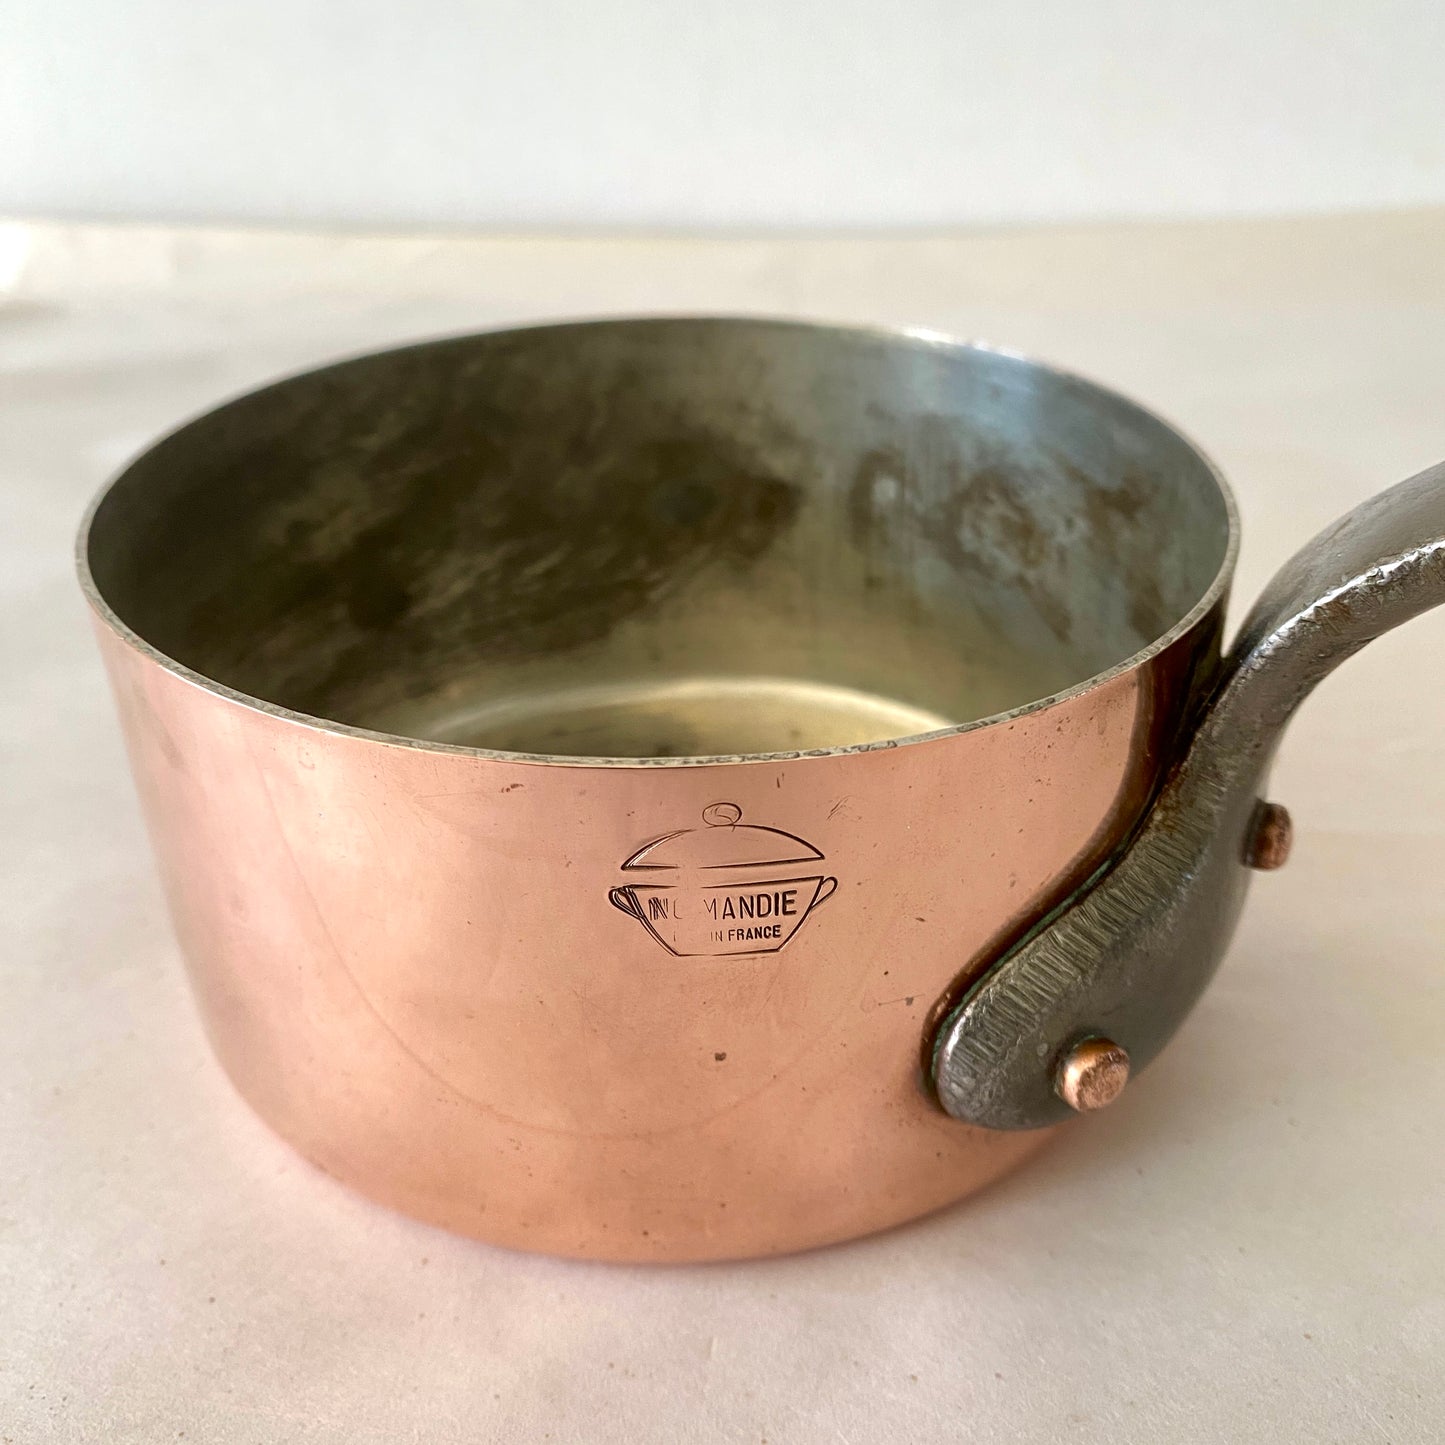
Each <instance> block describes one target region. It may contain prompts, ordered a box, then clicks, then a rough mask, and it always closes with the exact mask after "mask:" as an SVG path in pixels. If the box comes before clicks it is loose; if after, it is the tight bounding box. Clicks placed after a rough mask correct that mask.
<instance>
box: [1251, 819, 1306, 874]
mask: <svg viewBox="0 0 1445 1445" xmlns="http://www.w3.org/2000/svg"><path fill="white" fill-rule="evenodd" d="M1293 842H1294V823H1293V822H1292V821H1291V819H1290V815H1289V810H1288V809H1287V808H1286V807H1284V805H1283V804H1282V803H1261V804H1260V805H1259V807H1258V808H1257V809H1255V814H1254V832H1253V833H1252V834H1251V835H1250V839H1249V847H1248V849H1247V850H1246V854H1245V860H1244V861H1245V862H1246V863H1248V864H1249V866H1250V867H1251V868H1259V869H1261V870H1262V871H1264V872H1266V873H1267V872H1269V871H1270V870H1271V869H1274V868H1283V867H1284V865H1285V864H1286V863H1287V862H1289V850H1290V844H1291V843H1293Z"/></svg>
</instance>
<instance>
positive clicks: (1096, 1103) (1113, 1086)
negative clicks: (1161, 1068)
mask: <svg viewBox="0 0 1445 1445" xmlns="http://www.w3.org/2000/svg"><path fill="white" fill-rule="evenodd" d="M1128 1082H1129V1055H1128V1053H1127V1052H1126V1051H1125V1050H1124V1049H1122V1048H1120V1047H1119V1045H1118V1044H1116V1043H1114V1042H1113V1041H1112V1040H1111V1039H1084V1040H1083V1041H1082V1042H1081V1043H1077V1044H1075V1045H1074V1047H1073V1048H1071V1049H1070V1050H1069V1052H1068V1053H1067V1054H1065V1055H1064V1059H1063V1062H1062V1063H1060V1065H1059V1069H1058V1073H1057V1074H1056V1075H1055V1076H1054V1092H1055V1093H1056V1094H1058V1096H1059V1098H1061V1099H1062V1100H1063V1101H1064V1103H1066V1104H1067V1105H1068V1106H1069V1108H1071V1109H1073V1110H1075V1111H1076V1112H1077V1113H1080V1114H1087V1113H1089V1112H1090V1111H1091V1110H1094V1109H1103V1108H1105V1107H1107V1106H1108V1105H1109V1104H1112V1103H1113V1102H1114V1100H1115V1099H1117V1098H1118V1097H1119V1095H1120V1094H1122V1093H1123V1092H1124V1085H1125V1084H1127V1083H1128Z"/></svg>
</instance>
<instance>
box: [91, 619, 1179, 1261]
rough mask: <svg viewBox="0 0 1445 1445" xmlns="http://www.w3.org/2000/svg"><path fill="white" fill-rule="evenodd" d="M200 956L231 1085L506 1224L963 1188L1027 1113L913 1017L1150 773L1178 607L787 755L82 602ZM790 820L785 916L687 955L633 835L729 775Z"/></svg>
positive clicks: (823, 1217) (835, 1214) (994, 1164)
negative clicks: (631, 874)
mask: <svg viewBox="0 0 1445 1445" xmlns="http://www.w3.org/2000/svg"><path fill="white" fill-rule="evenodd" d="M99 633H100V637H101V641H102V645H103V648H104V651H105V655H106V659H107V662H108V664H109V667H110V672H111V676H112V680H113V683H114V688H115V692H116V695H117V698H118V700H119V704H120V711H121V716H122V719H123V721H124V726H125V731H126V736H127V739H128V742H129V747H130V752H131V758H132V762H133V766H134V769H135V773H136V777H137V778H138V780H139V783H140V787H141V793H142V797H143V800H144V803H145V808H146V813H147V816H148V819H149V821H150V826H151V832H152V836H153V838H154V841H155V847H156V851H157V854H158V856H159V858H160V861H161V867H162V872H163V876H164V879H165V884H166V891H167V895H168V897H169V900H170V903H171V907H172V910H173V913H174V916H175V920H176V926H177V930H178V933H179V936H180V939H181V943H182V947H183V949H184V952H185V955H186V959H187V962H188V964H189V966H190V969H191V977H192V981H193V984H194V987H195V990H196V994H197V997H198V999H199V1002H200V1005H201V1010H202V1014H203V1016H204V1018H205V1021H206V1026H207V1029H208V1031H209V1033H210V1036H211V1039H212V1041H213V1043H214V1045H215V1048H216V1051H217V1054H218V1055H219V1057H220V1059H221V1061H222V1063H223V1064H224V1065H225V1067H226V1070H227V1072H228V1073H229V1074H230V1075H231V1077H232V1079H233V1080H234V1081H235V1083H236V1085H237V1087H238V1088H239V1089H240V1091H241V1093H242V1094H243V1095H244V1096H245V1097H246V1098H247V1099H248V1100H249V1101H250V1102H251V1104H252V1105H253V1106H254V1107H255V1108H256V1110H257V1111H258V1112H259V1113H260V1114H261V1115H262V1116H263V1117H264V1118H265V1119H267V1120H268V1121H269V1122H270V1123H271V1124H272V1125H273V1126H274V1127H275V1128H276V1129H277V1130H278V1131H279V1132H280V1133H281V1134H283V1135H284V1136H285V1137H286V1138H287V1139H289V1140H290V1141H291V1142H292V1143H293V1144H295V1145H296V1147H297V1148H298V1149H300V1150H301V1152H302V1153H303V1154H305V1155H306V1156H307V1157H308V1158H309V1159H311V1160H313V1161H314V1162H315V1163H317V1164H318V1165H320V1166H321V1168H323V1169H325V1170H326V1171H327V1172H328V1173H331V1174H334V1175H336V1176H337V1177H338V1178H341V1179H345V1180H347V1181H348V1182H350V1183H352V1184H354V1185H355V1186H356V1187H358V1188H360V1189H362V1190H364V1191H365V1192H366V1193H368V1194H370V1195H372V1196H373V1197H375V1198H377V1199H380V1200H382V1201H384V1202H385V1203H388V1204H391V1205H394V1206H396V1207H397V1208H399V1209H403V1210H406V1211H407V1212H408V1213H411V1214H415V1215H418V1216H420V1217H421V1218H424V1219H428V1220H431V1221H433V1222H435V1223H437V1224H441V1225H445V1226H446V1227H448V1228H451V1229H455V1230H460V1231H462V1232H465V1233H469V1234H475V1235H479V1236H481V1237H482V1238H485V1239H489V1240H493V1241H495V1242H497V1243H500V1244H506V1245H512V1246H516V1247H520V1248H525V1249H537V1250H545V1251H548V1252H551V1253H557V1254H571V1255H587V1256H596V1257H601V1258H607V1259H617V1260H688V1259H692V1260H697V1259H721V1258H734V1257H739V1256H747V1255H757V1254H767V1253H775V1252H781V1251H787V1250H796V1249H801V1248H806V1247H809V1246H812V1245H820V1244H826V1243H829V1242H831V1241H834V1240H840V1239H846V1238H848V1237H850V1236H853V1235H857V1234H861V1233H866V1232H868V1231H871V1230H877V1229H882V1228H886V1227H887V1226H889V1225H892V1224H896V1223H899V1222H900V1221H902V1220H906V1219H911V1218H913V1217H914V1216H916V1215H919V1214H922V1213H925V1212H927V1211H929V1210H933V1209H937V1208H939V1207H940V1206H942V1205H945V1204H948V1203H951V1202H952V1201H954V1200H956V1199H958V1198H960V1197H961V1196H963V1195H965V1194H967V1193H969V1192H970V1191H972V1190H975V1189H977V1188H979V1187H980V1186H981V1185H983V1184H986V1183H987V1182H988V1181H989V1180H991V1179H994V1178H996V1177H997V1176H998V1175H1000V1174H1002V1173H1003V1172H1004V1171H1006V1170H1007V1169H1009V1168H1011V1167H1012V1166H1013V1165H1015V1164H1016V1163H1018V1162H1019V1161H1020V1160H1021V1159H1023V1158H1025V1157H1026V1156H1027V1155H1029V1154H1031V1153H1032V1152H1033V1151H1034V1150H1036V1149H1037V1148H1038V1147H1039V1146H1040V1145H1041V1144H1042V1143H1043V1142H1044V1140H1045V1139H1046V1138H1047V1134H1046V1133H1042V1132H1041V1133H1035V1134H1019V1135H1010V1134H1000V1133H993V1132H991V1131H988V1130H983V1129H973V1128H968V1127H966V1126H962V1125H960V1124H957V1123H955V1122H954V1121H953V1120H952V1119H950V1118H948V1117H947V1115H945V1114H943V1113H942V1112H941V1111H940V1110H939V1109H938V1107H937V1105H936V1103H935V1102H934V1101H933V1099H932V1097H931V1096H930V1094H929V1093H928V1091H927V1089H926V1088H925V1086H924V1083H923V1079H922V1076H921V1071H920V1062H919V1056H920V1039H921V1038H922V1036H923V1032H924V1028H925V1021H926V1019H927V1016H928V1014H929V1011H930V1010H931V1009H932V1008H933V1007H934V1006H935V1004H936V1003H937V1002H938V1001H939V999H940V997H941V996H942V995H943V994H945V992H947V991H948V990H949V989H950V988H951V987H952V986H953V984H954V982H955V979H956V976H957V974H958V971H959V969H960V967H961V965H962V963H963V962H965V961H967V960H968V959H970V958H985V957H986V956H987V955H988V952H989V948H990V945H991V943H992V942H993V941H994V940H995V939H996V938H998V937H999V936H1000V935H1002V934H1006V933H1007V932H1009V931H1010V929H1011V928H1013V927H1016V926H1017V925H1018V924H1019V923H1020V922H1022V921H1023V920H1025V919H1028V918H1029V917H1031V916H1033V915H1034V914H1036V913H1037V912H1039V911H1040V910H1041V909H1042V908H1043V907H1044V906H1045V905H1047V904H1048V903H1049V902H1050V901H1051V900H1054V899H1057V898H1060V897H1062V896H1064V895H1065V894H1066V893H1067V892H1068V891H1069V889H1070V888H1071V887H1072V886H1074V885H1075V884H1077V883H1078V882H1079V881H1080V880H1081V879H1082V878H1083V877H1084V876H1085V875H1087V873H1088V872H1090V871H1091V869H1092V868H1093V866H1094V865H1095V864H1096V863H1097V862H1099V861H1100V860H1101V859H1102V858H1103V857H1104V856H1105V855H1106V854H1107V853H1108V852H1109V850H1110V849H1111V848H1112V847H1113V846H1114V845H1115V844H1116V843H1117V842H1118V841H1119V839H1120V837H1121V836H1122V834H1123V832H1124V831H1125V829H1126V827H1127V825H1128V823H1129V821H1130V820H1131V819H1132V818H1133V817H1134V816H1135V815H1136V814H1137V812H1138V811H1139V810H1140V808H1141V807H1142V806H1143V804H1144V801H1145V799H1146V797H1147V795H1148V793H1149V791H1150V789H1151V787H1152V785H1153V783H1154V781H1155V770H1156V768H1157V766H1158V760H1159V759H1160V758H1161V757H1162V756H1163V746H1162V740H1161V736H1160V734H1161V732H1162V733H1167V732H1168V730H1169V728H1170V726H1171V725H1172V721H1173V717H1174V714H1175V709H1176V708H1177V706H1178V704H1179V701H1180V696H1179V689H1180V685H1181V676H1180V674H1181V665H1182V662H1183V660H1184V659H1185V658H1186V657H1187V656H1188V652H1189V647H1190V644H1191V641H1192V639H1190V638H1184V639H1181V640H1180V642H1178V643H1177V644H1175V646H1174V647H1173V648H1171V649H1169V650H1168V651H1166V652H1165V653H1163V654H1160V655H1159V656H1157V657H1155V658H1153V659H1152V660H1150V661H1149V662H1148V663H1146V664H1144V665H1142V666H1140V667H1138V668H1135V669H1132V670H1130V671H1127V672H1124V673H1122V674H1120V675H1119V676H1117V677H1115V678H1113V679H1111V680H1110V681H1108V682H1106V683H1104V684H1102V685H1101V686H1099V687H1097V688H1094V689H1092V690H1091V691H1087V692H1084V693H1082V694H1080V695H1078V696H1075V697H1071V698H1069V699H1067V700H1065V701H1063V702H1060V703H1058V704H1057V705H1055V706H1052V707H1045V708H1041V709H1039V710H1037V711H1035V712H1031V713H1028V714H1026V715H1025V716H1022V717H1018V718H1015V719H1012V720H1009V721H1002V722H999V723H995V724H993V725H990V726H985V727H980V728H977V729H974V730H971V731H967V732H963V733H959V734H957V735H955V736H951V737H944V738H940V739H936V740H931V741H928V742H924V743H915V744H910V745H905V746H902V747H897V748H885V749H877V750H873V751H866V752H854V753H845V754H842V755H836V756H827V757H820V758H799V759H794V760H791V761H787V762H779V763H771V762H756V763H737V764H723V765H717V766H684V767H670V768H655V767H647V766H637V767H627V766H617V765H608V766H599V767H588V766H578V765H548V764H537V763H525V762H506V761H501V760H497V759H491V758H486V757H479V756H470V755H467V754H464V753H458V752H453V751H441V750H432V749H428V748H425V747H417V746H409V745H400V744H390V743H386V742H380V741H372V740H370V739H363V738H357V737H349V736H344V735H339V734H335V733H330V732H325V731H322V730H319V729H316V728H312V727H308V726H307V725H305V724H304V723H301V722H298V721H294V720H290V719H287V718H282V717H277V716H274V715H272V714H271V713H269V712H266V711H262V710H258V709H256V708H252V707H249V706H246V705H244V704H242V703H240V702H237V701H234V700H232V699H230V698H226V697H223V696H220V695H217V694H216V693H214V692H211V691H208V690H207V689H205V688H204V687H201V686H198V685H197V684H196V683H194V682H192V681H190V680H188V679H186V678H184V677H181V676H178V675H177V674H176V673H175V672H173V671H171V670H168V669H167V668H165V667H163V666H161V665H160V664H159V663H157V662H156V661H155V660H154V659H152V658H151V657H149V656H147V655H145V653H144V651H143V650H141V649H139V648H137V647H136V646H134V645H132V644H131V643H130V642H129V641H127V640H126V639H125V638H123V637H121V636H119V635H117V633H116V632H115V631H114V630H112V628H110V627H109V626H107V625H105V624H102V625H101V626H100V628H99ZM720 800H722V801H728V802H733V803H736V804H737V805H738V806H740V807H741V808H742V810H743V812H744V814H745V815H746V816H748V817H757V818H758V819H768V820H769V821H770V822H776V823H778V824H779V825H781V826H783V827H785V828H787V829H789V831H795V832H797V833H799V834H800V835H802V836H804V837H807V838H808V839H809V840H811V841H812V842H813V843H814V844H815V845H816V846H817V847H818V848H819V849H820V851H822V852H823V853H824V854H825V855H826V858H827V866H828V868H829V870H830V873H831V874H832V875H834V876H836V877H837V879H838V888H837V894H836V896H835V897H834V898H832V899H831V900H829V902H828V903H827V904H826V906H825V907H823V908H821V909H819V910H818V911H817V913H816V916H814V917H813V918H811V919H810V920H809V921H808V923H807V925H806V926H805V927H804V928H802V929H800V930H799V932H798V934H797V936H796V937H795V938H793V939H792V940H791V941H790V942H789V944H788V946H787V947H786V949H784V950H782V951H780V952H778V953H776V954H771V955H767V956H765V957H761V958H759V957H736V956H721V957H699V958H684V959H679V958H676V957H674V956H673V955H672V954H670V953H669V952H668V951H666V950H665V949H663V948H661V947H659V946H658V944H657V943H656V941H655V940H653V939H652V938H650V937H648V936H647V935H646V933H645V931H644V930H643V929H641V928H639V927H638V925H637V923H636V922H635V921H634V920H633V919H631V918H629V917H627V916H626V915H625V914H624V913H622V912H620V911H619V910H618V909H617V908H615V907H614V906H612V904H611V903H610V902H609V898H608V894H609V890H610V889H612V888H614V887H617V886H619V885H622V884H625V882H626V878H627V875H626V873H625V872H624V871H623V869H622V868H621V866H620V865H621V863H622V861H623V860H625V859H626V858H628V857H629V856H630V855H632V854H633V853H635V852H636V851H637V849H638V847H639V846H640V845H642V844H644V843H646V842H647V841H649V840H650V839H652V838H654V837H657V836H660V835H663V834H666V833H669V832H671V831H673V830H674V829H675V828H676V827H677V826H678V825H679V824H682V825H686V824H688V823H689V821H690V820H692V819H696V818H699V817H700V816H701V814H702V812H703V810H704V809H705V808H707V807H709V806H711V805H712V804H714V803H716V802H718V801H720Z"/></svg>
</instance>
